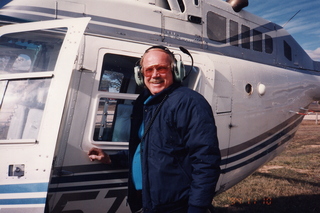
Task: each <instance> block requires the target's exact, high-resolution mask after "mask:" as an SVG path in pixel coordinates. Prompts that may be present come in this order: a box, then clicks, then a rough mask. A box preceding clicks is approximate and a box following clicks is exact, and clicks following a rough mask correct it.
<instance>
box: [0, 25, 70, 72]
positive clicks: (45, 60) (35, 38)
mask: <svg viewBox="0 0 320 213" xmlns="http://www.w3.org/2000/svg"><path fill="white" fill-rule="evenodd" d="M64 36H65V34H63V33H52V32H48V31H30V32H22V33H12V34H6V35H3V36H1V37H0V49H1V52H0V74H10V73H26V72H43V71H53V70H54V67H55V62H56V59H57V57H58V54H59V51H60V48H61V45H62V42H63V39H64Z"/></svg>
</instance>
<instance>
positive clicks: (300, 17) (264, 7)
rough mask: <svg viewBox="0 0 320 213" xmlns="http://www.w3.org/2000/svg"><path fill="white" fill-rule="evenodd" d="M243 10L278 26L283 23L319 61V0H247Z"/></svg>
mask: <svg viewBox="0 0 320 213" xmlns="http://www.w3.org/2000/svg"><path fill="white" fill-rule="evenodd" d="M245 10H246V11H248V12H250V13H253V14H255V15H258V16H260V17H262V18H264V19H267V20H269V21H271V22H274V23H277V24H278V25H280V26H283V25H285V26H284V28H285V29H286V30H287V31H288V32H289V33H290V34H291V35H292V36H293V38H294V39H295V40H296V41H297V42H298V43H299V44H300V45H301V46H302V48H303V49H304V50H305V51H306V52H307V53H308V54H309V55H310V57H311V58H312V59H313V60H316V61H320V0H249V6H248V7H246V8H245ZM299 10H300V12H299V13H298V14H297V15H296V16H294V15H295V14H296V13H297V12H298V11H299ZM293 16H294V18H293V19H292V20H291V21H289V19H291V18H292V17H293ZM287 21H289V22H288V23H287Z"/></svg>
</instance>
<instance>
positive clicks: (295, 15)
mask: <svg viewBox="0 0 320 213" xmlns="http://www.w3.org/2000/svg"><path fill="white" fill-rule="evenodd" d="M300 11H301V10H299V11H298V12H296V14H294V15H293V16H292V17H291V18H290V19H289V20H288V21H287V22H286V23H285V24H284V25H283V26H282V27H283V28H284V27H285V26H286V25H287V24H288V23H289V22H290V21H291V20H292V19H293V18H294V17H295V16H296V15H297V14H298V13H299V12H300Z"/></svg>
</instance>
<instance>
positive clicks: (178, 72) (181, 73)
mask: <svg viewBox="0 0 320 213" xmlns="http://www.w3.org/2000/svg"><path fill="white" fill-rule="evenodd" d="M173 73H174V80H175V81H176V82H182V80H183V78H184V77H185V76H186V70H185V67H184V65H183V63H182V61H176V62H175V65H174V69H173Z"/></svg>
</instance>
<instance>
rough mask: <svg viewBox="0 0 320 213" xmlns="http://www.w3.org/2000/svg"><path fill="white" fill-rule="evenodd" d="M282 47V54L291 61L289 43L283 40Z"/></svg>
mask: <svg viewBox="0 0 320 213" xmlns="http://www.w3.org/2000/svg"><path fill="white" fill-rule="evenodd" d="M283 48H284V56H285V57H286V58H287V59H288V60H289V61H292V50H291V47H290V45H289V44H288V43H287V42H286V41H283Z"/></svg>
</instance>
